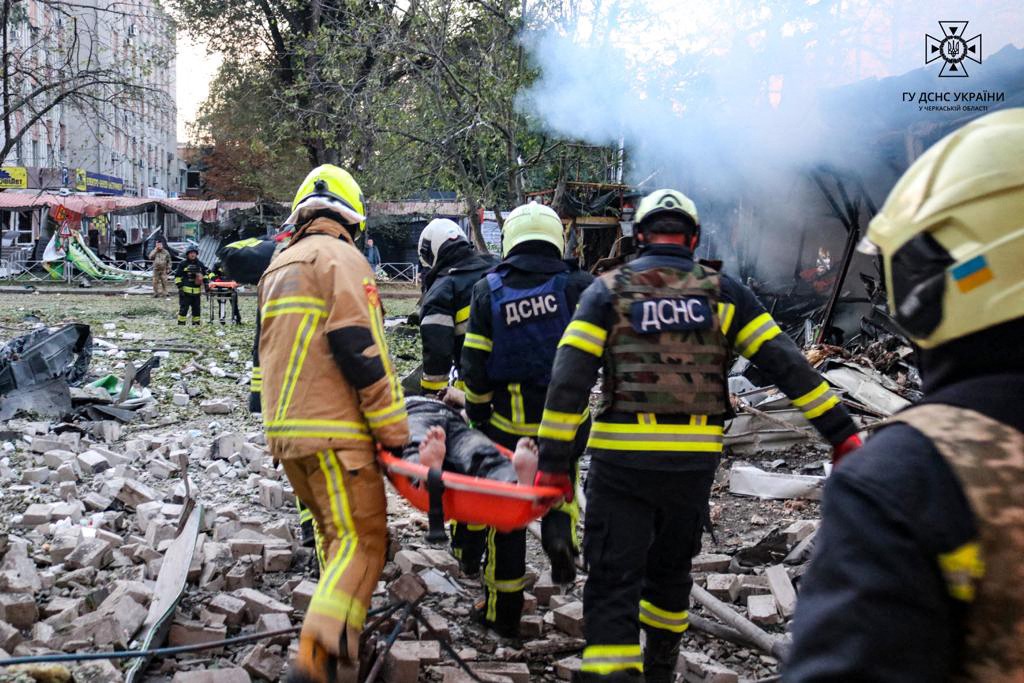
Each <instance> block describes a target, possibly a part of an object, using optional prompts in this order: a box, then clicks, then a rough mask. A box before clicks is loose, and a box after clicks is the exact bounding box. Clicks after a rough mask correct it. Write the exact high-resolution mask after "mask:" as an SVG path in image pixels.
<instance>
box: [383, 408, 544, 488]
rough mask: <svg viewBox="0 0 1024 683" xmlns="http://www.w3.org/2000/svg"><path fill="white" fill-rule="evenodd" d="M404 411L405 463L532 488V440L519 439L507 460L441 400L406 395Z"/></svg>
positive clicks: (534, 469) (534, 465)
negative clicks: (406, 423)
mask: <svg viewBox="0 0 1024 683" xmlns="http://www.w3.org/2000/svg"><path fill="white" fill-rule="evenodd" d="M448 403H451V402H450V401H449V402H448ZM405 408H406V412H408V414H409V443H408V445H406V447H405V449H404V451H403V452H402V458H403V459H404V460H408V461H410V462H418V463H420V464H421V465H426V466H427V467H430V468H439V469H442V470H445V471H448V472H456V473H458V474H465V475H468V476H471V477H482V478H484V479H490V480H492V481H504V482H509V483H513V484H514V483H519V484H521V485H523V486H532V485H533V479H534V475H536V474H537V444H536V442H534V440H533V439H529V438H522V439H520V440H519V442H518V443H517V444H516V450H515V452H514V453H513V454H512V459H511V460H510V459H509V458H508V456H506V455H505V454H504V453H503V452H502V451H501V450H499V449H498V447H497V446H496V445H495V444H494V442H492V441H491V440H490V439H489V438H487V436H486V435H485V434H484V433H483V432H481V431H479V430H476V429H473V428H472V427H470V426H469V425H468V424H466V421H465V419H464V418H463V416H462V414H461V413H460V412H459V411H458V410H456V409H455V408H453V407H452V406H451V405H448V404H446V403H445V402H443V401H439V400H437V399H434V398H424V397H421V396H409V397H408V398H406V399H405Z"/></svg>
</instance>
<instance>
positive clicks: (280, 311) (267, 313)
mask: <svg viewBox="0 0 1024 683" xmlns="http://www.w3.org/2000/svg"><path fill="white" fill-rule="evenodd" d="M310 313H312V314H313V315H315V316H317V317H323V318H326V317H327V306H326V304H325V303H324V300H323V299H320V298H317V297H314V296H285V297H281V298H280V299H271V300H270V301H268V302H267V303H265V304H263V308H261V309H260V316H261V317H262V318H273V317H275V316H279V315H289V314H302V315H307V314H310Z"/></svg>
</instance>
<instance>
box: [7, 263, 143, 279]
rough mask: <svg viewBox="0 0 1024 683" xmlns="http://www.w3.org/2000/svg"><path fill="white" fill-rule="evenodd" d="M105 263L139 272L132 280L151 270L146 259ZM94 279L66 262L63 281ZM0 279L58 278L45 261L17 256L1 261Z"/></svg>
mask: <svg viewBox="0 0 1024 683" xmlns="http://www.w3.org/2000/svg"><path fill="white" fill-rule="evenodd" d="M104 263H105V265H109V266H111V267H113V268H119V269H121V270H125V271H128V272H130V273H137V274H138V275H137V277H135V278H133V279H132V282H140V281H142V279H143V276H146V277H148V276H149V274H150V271H151V268H150V265H149V263H147V262H144V261H108V262H104ZM94 279H95V278H91V277H89V275H87V274H86V273H84V272H83V271H81V270H79V269H78V268H75V265H74V264H73V263H72V262H71V261H65V262H64V276H63V277H61V281H63V282H75V281H78V280H94ZM0 281H7V282H57V280H55V279H54V278H53V276H52V275H50V273H49V271H48V270H47V269H46V267H45V266H44V262H43V261H30V260H21V259H17V258H11V259H4V260H2V261H0ZM101 281H102V280H101Z"/></svg>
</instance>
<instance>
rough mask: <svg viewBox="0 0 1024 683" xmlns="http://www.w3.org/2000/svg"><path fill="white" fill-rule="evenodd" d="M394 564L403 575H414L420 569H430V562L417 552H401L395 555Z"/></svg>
mask: <svg viewBox="0 0 1024 683" xmlns="http://www.w3.org/2000/svg"><path fill="white" fill-rule="evenodd" d="M395 564H397V565H398V568H399V569H401V570H402V573H403V574H415V573H416V572H418V571H420V570H421V569H427V568H428V567H430V566H431V565H430V560H428V559H427V558H426V557H424V556H423V555H422V554H421V553H420V552H419V551H418V550H402V551H400V552H399V553H398V554H397V555H395Z"/></svg>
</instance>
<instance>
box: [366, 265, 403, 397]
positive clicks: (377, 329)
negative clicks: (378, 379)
mask: <svg viewBox="0 0 1024 683" xmlns="http://www.w3.org/2000/svg"><path fill="white" fill-rule="evenodd" d="M375 286H376V285H374V283H373V279H372V278H363V287H375ZM366 307H367V309H368V310H369V313H370V332H371V333H372V334H373V341H374V342H375V343H376V344H377V349H378V350H379V352H380V360H381V363H382V364H383V365H384V373H385V374H386V375H387V378H388V387H389V388H390V389H391V402H392V403H398V402H401V401H404V400H405V399H404V396H403V395H402V385H401V383H400V382H399V380H398V376H397V375H396V374H395V368H394V366H393V365H392V364H391V355H390V354H389V353H388V343H387V340H386V339H385V338H384V320H383V318H382V315H381V309H380V299H379V298H378V299H377V300H376V303H375V302H374V301H373V300H371V299H370V298H369V297H367V300H366Z"/></svg>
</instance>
